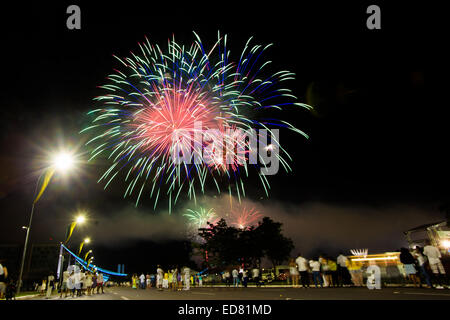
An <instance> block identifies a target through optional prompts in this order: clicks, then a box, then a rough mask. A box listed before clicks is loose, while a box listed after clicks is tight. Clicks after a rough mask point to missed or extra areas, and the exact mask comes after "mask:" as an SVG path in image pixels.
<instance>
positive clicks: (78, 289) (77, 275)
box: [74, 270, 81, 297]
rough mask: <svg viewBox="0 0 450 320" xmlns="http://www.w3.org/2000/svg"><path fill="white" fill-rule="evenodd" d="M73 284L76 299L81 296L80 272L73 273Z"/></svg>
mask: <svg viewBox="0 0 450 320" xmlns="http://www.w3.org/2000/svg"><path fill="white" fill-rule="evenodd" d="M74 283H75V290H76V294H77V297H79V296H81V273H80V270H76V271H75V273H74Z"/></svg>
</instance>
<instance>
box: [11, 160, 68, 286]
mask: <svg viewBox="0 0 450 320" xmlns="http://www.w3.org/2000/svg"><path fill="white" fill-rule="evenodd" d="M72 165H73V158H72V156H71V155H70V154H68V153H60V154H58V155H57V156H56V157H55V158H54V159H53V162H52V165H51V166H50V167H48V168H46V169H44V170H42V172H41V174H40V175H39V178H38V181H37V184H36V189H35V192H34V200H33V204H32V205H31V213H30V221H29V222H28V226H27V227H26V229H27V234H26V236H25V245H24V248H23V254H22V262H21V264H20V273H19V280H18V284H17V294H19V293H20V289H21V287H22V275H23V267H24V264H25V257H26V253H27V246H28V239H29V236H30V230H31V222H32V221H33V214H34V206H35V204H36V202H37V201H38V200H39V198H40V197H41V196H42V194H43V193H44V191H45V189H46V188H47V185H48V184H49V183H50V179H51V178H52V176H53V174H54V173H55V170H58V171H67V170H69V169H70V168H71V167H72ZM44 174H45V175H44ZM42 177H44V178H43V181H42V184H41V188H40V190H39V193H38V187H39V185H40V183H39V182H40V181H41V179H42Z"/></svg>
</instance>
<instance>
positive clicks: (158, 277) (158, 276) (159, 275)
mask: <svg viewBox="0 0 450 320" xmlns="http://www.w3.org/2000/svg"><path fill="white" fill-rule="evenodd" d="M163 273H164V271H163V269H161V266H160V265H158V268H157V269H156V287H157V288H158V290H160V291H161V290H162V285H163V277H164V274H163Z"/></svg>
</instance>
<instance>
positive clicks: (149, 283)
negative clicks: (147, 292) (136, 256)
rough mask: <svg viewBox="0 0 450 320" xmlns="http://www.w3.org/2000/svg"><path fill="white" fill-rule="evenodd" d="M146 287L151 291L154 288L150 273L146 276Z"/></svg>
mask: <svg viewBox="0 0 450 320" xmlns="http://www.w3.org/2000/svg"><path fill="white" fill-rule="evenodd" d="M145 285H146V288H147V289H150V288H151V287H152V282H151V281H150V275H149V273H148V272H147V274H146V275H145Z"/></svg>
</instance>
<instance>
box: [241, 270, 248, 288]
mask: <svg viewBox="0 0 450 320" xmlns="http://www.w3.org/2000/svg"><path fill="white" fill-rule="evenodd" d="M247 283H248V270H247V269H245V270H244V276H243V282H242V284H243V285H244V288H247Z"/></svg>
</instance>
